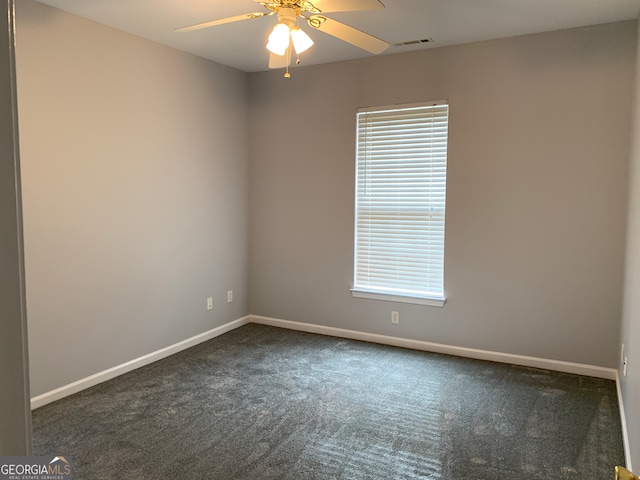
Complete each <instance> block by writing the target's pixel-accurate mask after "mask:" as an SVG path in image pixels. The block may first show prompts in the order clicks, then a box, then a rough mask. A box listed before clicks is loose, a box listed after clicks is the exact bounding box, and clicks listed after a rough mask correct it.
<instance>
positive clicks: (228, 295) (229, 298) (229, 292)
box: [227, 290, 233, 303]
mask: <svg viewBox="0 0 640 480" xmlns="http://www.w3.org/2000/svg"><path fill="white" fill-rule="evenodd" d="M231 302H233V290H229V291H228V292H227V303H231Z"/></svg>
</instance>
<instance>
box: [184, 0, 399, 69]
mask: <svg viewBox="0 0 640 480" xmlns="http://www.w3.org/2000/svg"><path fill="white" fill-rule="evenodd" d="M254 1H255V2H256V3H259V4H260V5H262V6H263V7H264V8H266V9H267V11H263V12H253V13H246V14H244V15H236V16H233V17H227V18H222V19H220V20H212V21H209V22H203V23H197V24H195V25H189V26H186V27H181V28H177V29H176V32H191V31H194V30H200V29H203V28H209V27H214V26H216V25H223V24H225V23H232V22H237V21H240V20H253V19H256V18H262V17H270V16H272V15H277V18H278V23H277V24H276V26H275V27H274V28H273V30H272V32H271V34H270V35H269V41H268V43H267V49H268V50H269V52H270V53H269V68H283V67H286V68H287V71H286V73H285V77H287V78H288V77H290V75H289V70H288V67H289V65H290V64H291V54H292V50H293V51H295V53H296V54H300V53H302V52H304V51H305V50H307V49H308V48H309V47H311V46H312V45H313V40H312V39H311V38H310V37H309V35H307V34H306V33H305V32H304V31H303V30H302V29H301V28H300V27H299V26H298V19H300V18H302V19H304V20H306V21H307V23H308V25H309V26H310V27H312V28H314V29H316V30H320V31H321V32H324V33H327V34H329V35H332V36H334V37H336V38H339V39H340V40H343V41H345V42H348V43H350V44H352V45H355V46H356V47H359V48H361V49H363V50H366V51H367V52H370V53H373V54H378V53H382V52H384V51H385V50H386V49H387V48H388V47H389V44H388V43H387V42H385V41H384V40H380V39H379V38H377V37H374V36H373V35H369V34H368V33H365V32H363V31H361V30H358V29H356V28H353V27H351V26H349V25H347V24H344V23H341V22H338V21H336V20H333V19H331V18H329V17H326V16H325V15H324V14H325V13H330V12H350V11H365V10H379V9H382V8H384V5H383V4H382V2H380V0H267V1H265V0H254Z"/></svg>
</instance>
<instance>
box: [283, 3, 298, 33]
mask: <svg viewBox="0 0 640 480" xmlns="http://www.w3.org/2000/svg"><path fill="white" fill-rule="evenodd" d="M299 14H300V10H299V9H296V8H295V7H282V8H280V9H279V10H278V22H279V23H284V24H285V25H287V26H288V27H289V28H293V27H295V26H296V22H297V20H298V15H299Z"/></svg>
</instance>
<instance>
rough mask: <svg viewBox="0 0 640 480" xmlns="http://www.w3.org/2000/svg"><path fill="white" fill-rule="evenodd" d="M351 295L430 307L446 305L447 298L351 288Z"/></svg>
mask: <svg viewBox="0 0 640 480" xmlns="http://www.w3.org/2000/svg"><path fill="white" fill-rule="evenodd" d="M351 295H353V296H354V297H356V298H368V299H370V300H385V301H387V302H396V303H411V304H414V305H428V306H430V307H444V303H445V302H446V299H444V298H443V299H437V298H425V297H409V296H405V295H393V294H389V293H376V292H367V291H365V290H356V289H355V288H353V289H351Z"/></svg>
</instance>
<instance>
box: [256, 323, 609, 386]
mask: <svg viewBox="0 0 640 480" xmlns="http://www.w3.org/2000/svg"><path fill="white" fill-rule="evenodd" d="M250 322H252V323H259V324H262V325H271V326H273V327H281V328H288V329H290V330H300V331H303V332H310V333H319V334H321V335H329V336H332V337H341V338H351V339H354V340H362V341H365V342H372V343H380V344H384V345H392V346H395V347H403V348H411V349H413V350H422V351H426V352H435V353H444V354H447V355H456V356H459V357H466V358H474V359H477V360H489V361H492V362H500V363H509V364H512V365H521V366H525V367H534V368H543V369H546V370H555V371H558V372H565V373H574V374H577V375H587V376H590V377H598V378H606V379H608V380H615V379H616V375H617V370H615V369H613V368H605V367H598V366H595V365H585V364H582V363H572V362H563V361H560V360H549V359H546V358H538V357H528V356H524V355H514V354H510V353H502V352H492V351H489V350H478V349H475V348H466V347H456V346H452V345H444V344H441V343H431V342H425V341H422V340H412V339H408V338H400V337H390V336H387V335H378V334H376V333H367V332H360V331H356V330H345V329H342V328H336V327H327V326H324V325H314V324H311V323H301V322H293V321H290V320H281V319H278V318H270V317H262V316H259V315H250Z"/></svg>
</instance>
